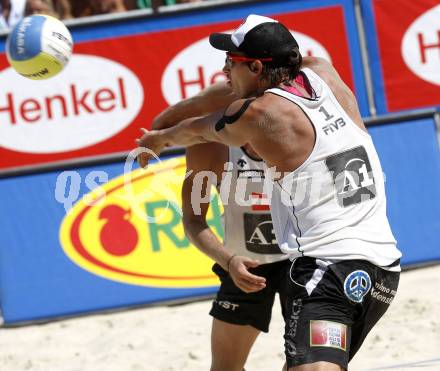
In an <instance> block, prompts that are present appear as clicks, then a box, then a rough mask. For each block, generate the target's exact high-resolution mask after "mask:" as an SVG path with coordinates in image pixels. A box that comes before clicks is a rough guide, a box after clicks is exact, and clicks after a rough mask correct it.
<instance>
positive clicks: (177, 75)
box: [161, 30, 331, 105]
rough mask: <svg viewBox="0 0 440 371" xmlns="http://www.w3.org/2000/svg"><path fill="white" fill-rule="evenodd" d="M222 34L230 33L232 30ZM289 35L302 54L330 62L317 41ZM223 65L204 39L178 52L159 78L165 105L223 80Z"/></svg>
mask: <svg viewBox="0 0 440 371" xmlns="http://www.w3.org/2000/svg"><path fill="white" fill-rule="evenodd" d="M224 32H227V33H232V32H233V30H228V31H224ZM292 33H293V34H294V35H295V38H296V40H297V41H298V44H299V45H300V51H301V53H302V55H313V56H315V57H322V58H325V59H327V60H329V61H331V59H330V55H329V53H328V52H327V50H326V49H325V48H324V47H323V46H322V45H321V44H320V43H319V42H318V41H316V40H315V39H312V38H311V37H309V36H307V35H304V34H302V33H300V32H296V31H292ZM224 62H225V53H224V52H221V51H219V50H217V49H214V48H213V47H212V46H211V45H210V44H209V40H208V37H206V38H204V39H202V40H199V41H197V42H195V43H194V44H192V45H190V46H188V47H187V48H186V49H184V50H182V51H181V52H180V53H179V54H177V55H176V56H175V57H174V58H173V60H172V61H171V62H170V64H169V65H168V66H167V68H166V69H165V72H164V74H163V77H162V83H161V85H162V94H163V96H164V97H165V99H166V101H167V102H168V104H170V105H172V104H175V103H177V102H179V101H181V100H182V99H184V98H187V97H190V96H192V95H195V94H197V93H198V92H200V91H201V90H202V89H204V88H205V87H207V86H209V85H212V84H214V83H215V82H217V81H221V80H224V79H225V76H224V74H223V72H222V69H223V65H224Z"/></svg>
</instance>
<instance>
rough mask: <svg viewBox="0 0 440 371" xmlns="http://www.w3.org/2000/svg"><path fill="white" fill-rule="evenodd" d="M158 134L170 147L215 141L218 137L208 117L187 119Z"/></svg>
mask: <svg viewBox="0 0 440 371" xmlns="http://www.w3.org/2000/svg"><path fill="white" fill-rule="evenodd" d="M158 134H159V135H160V137H161V140H162V142H163V143H166V145H167V146H169V147H173V146H182V147H188V146H192V145H195V144H200V143H206V142H215V141H217V139H218V138H217V136H216V135H215V132H214V129H213V127H212V125H211V124H210V123H209V122H208V121H207V120H206V119H190V120H185V121H183V122H181V123H180V124H179V125H177V126H173V127H170V128H167V129H164V130H160V131H159V132H158Z"/></svg>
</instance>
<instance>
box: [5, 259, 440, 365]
mask: <svg viewBox="0 0 440 371" xmlns="http://www.w3.org/2000/svg"><path fill="white" fill-rule="evenodd" d="M210 305H211V304H210V301H202V302H197V303H192V304H184V305H175V306H164V307H149V308H142V309H136V310H127V311H123V312H118V313H109V314H100V315H90V316H86V317H81V318H74V319H67V320H62V321H56V322H51V323H47V324H43V325H27V326H23V327H18V328H2V329H0V371H21V370H31V371H174V370H176V371H177V370H180V371H197V370H209V364H210V344H209V343H210V323H211V318H210V316H209V315H208V314H207V313H208V311H209V308H210ZM439 308H440V266H435V267H430V268H423V269H417V270H412V271H407V272H404V273H403V274H402V277H401V284H400V288H399V291H398V294H397V296H396V299H395V301H394V303H393V304H392V305H391V308H390V309H389V311H388V312H387V314H386V315H385V316H384V317H383V318H382V320H381V321H380V322H379V324H378V325H377V326H376V327H375V328H374V329H373V331H372V332H371V333H370V335H369V336H368V338H367V339H366V342H365V343H364V345H363V347H362V348H361V350H360V351H359V353H358V354H357V355H356V357H355V358H354V360H353V361H352V362H351V363H350V370H361V371H362V370H386V369H393V370H412V371H414V370H417V369H423V370H426V371H427V370H440V310H439ZM283 330H284V324H283V321H282V318H281V314H280V308H279V306H278V305H277V306H275V307H274V313H273V320H272V324H271V328H270V332H269V334H262V335H261V336H260V337H259V338H258V340H257V343H256V344H255V346H254V348H253V350H252V353H251V355H250V357H249V359H248V362H247V365H246V369H247V370H248V371H252V370H263V371H271V370H281V367H282V365H283V362H284V354H283V339H282V333H283ZM225 371H227V370H225Z"/></svg>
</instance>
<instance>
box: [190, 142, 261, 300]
mask: <svg viewBox="0 0 440 371" xmlns="http://www.w3.org/2000/svg"><path fill="white" fill-rule="evenodd" d="M186 159H187V174H188V175H187V177H186V178H185V180H184V183H183V187H182V210H183V225H184V228H185V233H186V235H187V237H188V238H189V239H190V241H191V242H192V243H193V244H194V245H195V246H196V247H197V248H198V249H199V250H200V251H201V252H203V253H204V254H206V255H207V256H209V257H210V258H211V259H213V260H214V261H215V262H217V263H218V264H219V265H220V266H221V267H222V268H223V269H224V270H225V271H227V272H229V274H230V275H231V278H232V279H233V281H234V283H235V284H236V285H237V287H239V288H240V289H241V290H243V291H244V292H256V291H259V290H261V289H263V288H264V287H265V286H266V284H265V282H266V280H265V278H264V277H259V276H256V275H254V274H252V273H251V272H249V270H248V268H253V267H256V266H258V265H259V263H258V262H257V261H255V260H253V259H250V258H248V257H245V256H239V255H233V254H232V253H231V252H230V251H228V250H227V249H225V248H224V246H223V244H222V242H221V241H220V240H219V239H218V238H217V236H216V235H215V234H214V233H213V231H212V230H211V229H210V228H209V226H208V223H207V221H206V214H207V211H208V208H209V204H210V199H211V197H210V191H211V187H212V186H213V185H216V184H217V183H218V182H219V181H220V180H221V177H222V175H223V174H222V171H223V168H224V163H225V162H226V161H227V160H228V149H227V147H225V146H223V145H222V144H218V143H206V144H200V145H196V146H192V147H189V148H188V149H187V152H186Z"/></svg>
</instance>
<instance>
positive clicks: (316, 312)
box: [284, 257, 400, 369]
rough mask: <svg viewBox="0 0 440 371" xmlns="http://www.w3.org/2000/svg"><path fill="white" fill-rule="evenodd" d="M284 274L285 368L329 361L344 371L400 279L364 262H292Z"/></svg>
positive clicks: (303, 260)
mask: <svg viewBox="0 0 440 371" xmlns="http://www.w3.org/2000/svg"><path fill="white" fill-rule="evenodd" d="M288 272H289V274H288V276H287V279H286V281H287V288H286V290H287V295H288V299H287V301H286V302H285V308H284V311H285V315H286V327H285V334H284V339H285V354H286V358H287V365H288V366H289V367H293V366H298V365H302V364H307V363H313V362H318V361H327V362H332V363H336V364H338V365H340V366H341V367H343V368H345V369H346V368H347V365H348V362H349V361H350V360H351V359H352V358H353V356H354V355H355V354H356V352H357V351H358V350H359V348H360V346H361V345H362V343H363V341H364V339H365V337H366V336H367V334H368V333H369V331H370V330H371V329H372V327H373V326H374V325H375V324H376V322H377V321H378V320H379V319H380V318H381V317H382V315H383V314H384V313H385V312H386V310H387V309H388V307H389V305H390V303H391V301H392V300H393V298H394V295H395V294H396V290H397V286H398V284H399V275H400V273H399V272H391V271H388V270H385V269H382V268H380V267H377V266H375V265H373V264H371V263H369V262H367V261H363V260H348V261H340V262H337V263H334V264H330V265H326V264H325V263H324V262H322V261H320V260H318V259H315V258H310V257H302V258H298V259H296V260H295V261H294V262H293V263H292V267H291V269H289V271H288Z"/></svg>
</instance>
